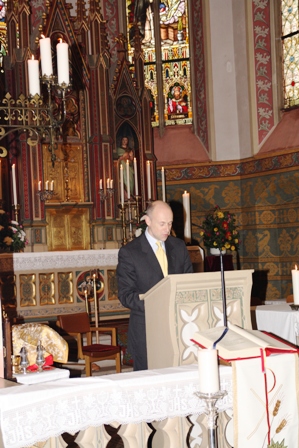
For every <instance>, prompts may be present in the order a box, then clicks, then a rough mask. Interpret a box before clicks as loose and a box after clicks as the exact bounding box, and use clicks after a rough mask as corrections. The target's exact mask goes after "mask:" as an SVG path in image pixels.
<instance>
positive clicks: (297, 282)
mask: <svg viewBox="0 0 299 448" xmlns="http://www.w3.org/2000/svg"><path fill="white" fill-rule="evenodd" d="M292 283H293V297H294V304H295V305H299V270H298V267H297V265H295V269H292Z"/></svg>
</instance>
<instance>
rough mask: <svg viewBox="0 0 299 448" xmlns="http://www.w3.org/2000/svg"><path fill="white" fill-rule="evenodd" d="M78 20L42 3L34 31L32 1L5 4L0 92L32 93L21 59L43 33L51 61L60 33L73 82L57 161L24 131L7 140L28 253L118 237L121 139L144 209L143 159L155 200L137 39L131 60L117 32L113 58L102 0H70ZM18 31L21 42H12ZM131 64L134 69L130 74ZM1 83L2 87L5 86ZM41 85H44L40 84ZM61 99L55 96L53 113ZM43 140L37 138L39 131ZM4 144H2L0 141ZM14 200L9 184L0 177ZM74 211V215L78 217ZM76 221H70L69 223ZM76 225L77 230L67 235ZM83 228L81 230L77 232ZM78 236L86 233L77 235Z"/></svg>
mask: <svg viewBox="0 0 299 448" xmlns="http://www.w3.org/2000/svg"><path fill="white" fill-rule="evenodd" d="M76 4H77V5H76V17H73V16H71V15H70V5H69V4H68V3H66V2H65V1H64V0H53V1H48V2H47V11H46V13H45V14H43V16H42V19H41V21H40V24H39V26H38V27H37V26H36V24H35V28H34V29H32V23H31V21H32V17H31V16H30V14H31V12H30V2H29V1H28V0H23V1H20V2H18V3H17V4H16V3H14V2H10V1H8V3H7V29H8V55H7V56H5V57H4V59H5V71H4V74H3V77H4V78H3V83H2V87H1V88H2V90H3V92H2V93H3V94H5V93H6V92H7V91H9V92H10V93H11V94H12V95H13V96H14V97H16V98H17V97H18V95H20V94H21V93H23V94H24V95H25V96H28V79H27V78H28V75H27V60H28V59H31V56H32V55H34V57H35V59H38V58H39V57H40V54H39V39H40V38H41V35H44V36H46V37H50V38H51V45H52V59H53V65H54V67H55V64H56V54H55V48H56V44H57V42H58V40H59V39H62V40H63V41H64V42H66V43H68V45H69V61H70V83H71V87H70V89H69V90H68V91H67V93H66V102H65V106H66V119H65V121H64V123H63V125H62V126H61V132H60V133H59V135H57V136H56V137H57V141H56V149H55V156H56V159H55V162H54V164H53V163H52V162H53V161H52V160H51V153H50V152H49V150H48V149H49V147H48V142H47V141H43V139H42V138H40V139H39V140H37V141H36V144H35V145H33V146H31V147H29V146H28V143H27V138H28V135H26V133H24V132H23V133H22V134H18V135H17V136H16V134H15V133H14V134H12V135H10V136H8V137H7V138H6V141H5V146H6V147H7V149H8V159H7V160H5V161H4V163H5V164H6V168H7V171H8V172H9V166H10V165H11V164H13V163H14V164H15V165H16V176H17V185H18V197H19V201H18V202H19V204H20V215H19V217H20V220H21V221H23V223H24V225H25V227H26V231H27V234H28V237H29V239H30V244H31V246H32V248H31V250H33V251H45V250H57V249H59V250H67V249H89V248H95V249H100V248H107V247H108V248H109V247H111V248H113V247H118V246H119V244H120V242H121V239H122V228H121V221H120V208H119V203H120V188H119V160H118V159H119V154H118V150H117V148H118V147H119V145H120V142H121V139H122V137H124V136H126V137H128V139H129V145H130V147H131V148H132V149H133V151H134V156H135V157H136V159H137V166H138V187H139V195H140V196H141V201H140V211H142V210H144V209H145V208H146V199H148V198H147V196H146V180H145V179H146V165H147V161H150V162H151V163H150V167H151V168H150V169H151V181H152V191H153V193H152V198H151V199H155V198H156V193H155V192H156V179H155V175H154V173H155V157H154V154H153V138H152V128H151V120H150V116H151V112H150V98H149V94H148V92H147V90H146V88H145V86H144V67H143V56H142V51H141V45H140V42H139V36H138V34H136V37H135V53H134V58H133V61H132V62H133V63H132V64H130V63H129V61H128V59H127V51H126V38H125V37H124V36H123V35H120V36H116V37H115V39H116V41H117V43H116V46H117V61H116V62H115V61H114V62H112V60H111V55H110V48H109V43H108V39H107V34H106V22H105V21H104V20H103V17H102V15H101V11H100V3H99V2H98V1H97V0H90V2H89V5H88V10H87V7H86V5H85V3H84V2H80V1H77V2H76ZM16 28H18V31H19V41H17V40H16V39H15V38H14V31H13V30H16ZM132 68H133V70H132ZM4 86H5V87H4ZM43 89H44V87H43ZM60 103H61V95H60V94H59V92H56V95H55V97H54V96H53V98H52V104H53V113H54V114H55V112H56V106H57V110H58V108H59V106H60ZM40 137H42V136H40ZM1 144H3V141H2V142H1ZM108 178H109V179H113V188H114V192H113V194H112V196H111V197H110V196H108V197H106V198H105V199H104V200H103V198H102V199H101V197H100V194H99V183H100V180H102V182H103V184H104V186H105V187H106V181H107V179H108ZM47 180H49V181H51V180H53V181H54V185H55V194H54V196H53V197H52V198H51V199H50V200H47V201H45V202H42V201H40V198H39V196H38V195H37V192H38V183H39V182H41V183H42V185H44V183H45V182H46V181H47ZM4 182H6V186H7V197H3V199H4V207H5V204H6V208H7V205H8V204H11V198H10V193H9V192H10V180H9V179H8V178H7V179H5V180H4ZM75 217H77V218H76V220H75ZM74 220H75V221H74ZM70 222H73V223H74V222H76V224H74V225H75V226H76V225H77V226H78V232H73V233H72V228H73V225H70ZM79 229H81V230H80V231H81V234H80V232H79ZM82 232H83V233H82Z"/></svg>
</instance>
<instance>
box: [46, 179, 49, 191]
mask: <svg viewBox="0 0 299 448" xmlns="http://www.w3.org/2000/svg"><path fill="white" fill-rule="evenodd" d="M46 190H49V181H48V180H47V181H46Z"/></svg>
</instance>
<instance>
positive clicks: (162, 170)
mask: <svg viewBox="0 0 299 448" xmlns="http://www.w3.org/2000/svg"><path fill="white" fill-rule="evenodd" d="M161 178H162V200H163V201H164V202H165V201H166V192H165V171H164V166H162V168H161Z"/></svg>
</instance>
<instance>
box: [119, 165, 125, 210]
mask: <svg viewBox="0 0 299 448" xmlns="http://www.w3.org/2000/svg"><path fill="white" fill-rule="evenodd" d="M119 173H120V202H121V205H124V202H125V193H124V169H123V166H122V165H120V169H119Z"/></svg>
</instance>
